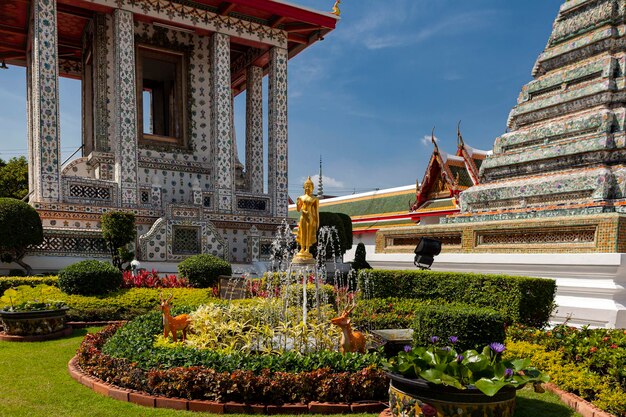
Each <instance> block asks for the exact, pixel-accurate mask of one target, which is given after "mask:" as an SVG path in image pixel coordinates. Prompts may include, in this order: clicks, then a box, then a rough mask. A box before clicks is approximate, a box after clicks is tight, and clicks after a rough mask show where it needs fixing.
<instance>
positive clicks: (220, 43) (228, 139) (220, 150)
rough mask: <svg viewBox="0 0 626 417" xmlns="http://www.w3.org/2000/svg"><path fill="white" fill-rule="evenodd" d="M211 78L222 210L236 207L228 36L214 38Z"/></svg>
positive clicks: (216, 175)
mask: <svg viewBox="0 0 626 417" xmlns="http://www.w3.org/2000/svg"><path fill="white" fill-rule="evenodd" d="M211 68H212V72H211V78H212V87H213V88H212V89H211V90H212V93H213V100H212V102H213V109H212V120H211V122H212V124H211V126H212V130H211V133H212V137H213V157H214V159H213V169H214V185H213V186H214V189H215V192H216V194H217V200H218V201H217V206H218V208H219V210H220V211H225V212H229V211H232V210H233V206H232V205H233V196H232V190H233V186H234V176H235V171H234V164H233V143H232V134H231V114H232V107H231V106H232V93H231V90H230V42H229V38H228V36H226V35H223V34H221V33H215V34H213V36H212V37H211Z"/></svg>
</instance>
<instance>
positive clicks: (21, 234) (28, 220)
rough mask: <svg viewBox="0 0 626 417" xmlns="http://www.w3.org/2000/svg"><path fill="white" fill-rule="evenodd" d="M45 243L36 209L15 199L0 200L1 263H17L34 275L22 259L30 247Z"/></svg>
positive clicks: (27, 272) (28, 273)
mask: <svg viewBox="0 0 626 417" xmlns="http://www.w3.org/2000/svg"><path fill="white" fill-rule="evenodd" d="M41 242H43V227H42V226H41V219H40V218H39V214H37V211H35V209H34V208H32V207H31V206H29V205H28V204H27V203H25V202H23V201H20V200H16V199H13V198H0V261H1V262H6V263H10V262H15V263H16V264H18V265H19V266H21V267H22V268H24V270H25V271H26V274H27V275H31V274H32V272H33V271H32V268H31V267H30V265H28V264H27V263H25V262H24V261H23V260H22V259H23V258H24V256H25V255H26V252H27V250H28V247H29V246H31V245H32V246H36V245H39V244H41Z"/></svg>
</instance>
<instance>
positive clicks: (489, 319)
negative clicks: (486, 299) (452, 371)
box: [413, 304, 505, 351]
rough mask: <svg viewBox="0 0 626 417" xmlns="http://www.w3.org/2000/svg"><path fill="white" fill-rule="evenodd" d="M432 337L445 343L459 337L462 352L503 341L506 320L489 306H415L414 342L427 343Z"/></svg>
mask: <svg viewBox="0 0 626 417" xmlns="http://www.w3.org/2000/svg"><path fill="white" fill-rule="evenodd" d="M432 336H437V337H438V338H439V339H440V340H442V341H443V342H446V341H448V340H449V338H450V337H451V336H456V337H457V338H458V339H459V341H458V349H459V350H460V351H463V350H467V349H474V348H477V347H482V346H485V345H488V344H490V343H492V342H499V343H502V342H504V339H505V334H504V319H503V318H502V315H500V314H499V313H498V312H497V311H495V310H493V309H490V308H480V307H473V306H467V305H466V306H464V305H460V304H449V305H423V306H416V308H415V320H414V321H413V341H414V342H415V344H416V345H417V346H426V345H427V344H428V343H429V341H430V338H431V337H432Z"/></svg>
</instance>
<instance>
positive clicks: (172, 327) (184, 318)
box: [160, 293, 191, 342]
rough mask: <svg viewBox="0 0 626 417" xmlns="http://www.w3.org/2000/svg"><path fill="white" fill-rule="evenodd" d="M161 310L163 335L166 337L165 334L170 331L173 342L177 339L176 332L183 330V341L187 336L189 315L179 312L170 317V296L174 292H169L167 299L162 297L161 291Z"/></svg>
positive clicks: (172, 295) (189, 321)
mask: <svg viewBox="0 0 626 417" xmlns="http://www.w3.org/2000/svg"><path fill="white" fill-rule="evenodd" d="M160 297H161V311H162V312H163V337H165V338H167V334H168V333H170V332H172V339H174V342H177V341H178V337H177V335H176V333H177V332H178V331H179V330H182V332H183V338H182V341H183V342H184V341H185V339H186V338H187V328H188V327H189V324H190V323H191V317H189V315H188V314H180V315H178V316H176V317H172V315H171V314H170V308H171V307H172V306H171V305H170V301H172V297H174V294H170V296H169V297H168V298H167V300H164V299H163V293H161V296H160Z"/></svg>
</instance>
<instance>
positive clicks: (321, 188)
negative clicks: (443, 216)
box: [317, 155, 324, 199]
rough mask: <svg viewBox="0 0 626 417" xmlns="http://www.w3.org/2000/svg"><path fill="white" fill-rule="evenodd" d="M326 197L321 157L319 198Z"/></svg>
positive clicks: (318, 185)
mask: <svg viewBox="0 0 626 417" xmlns="http://www.w3.org/2000/svg"><path fill="white" fill-rule="evenodd" d="M323 197H324V184H323V183H322V155H320V175H319V179H318V183H317V198H320V199H321V198H323Z"/></svg>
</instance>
